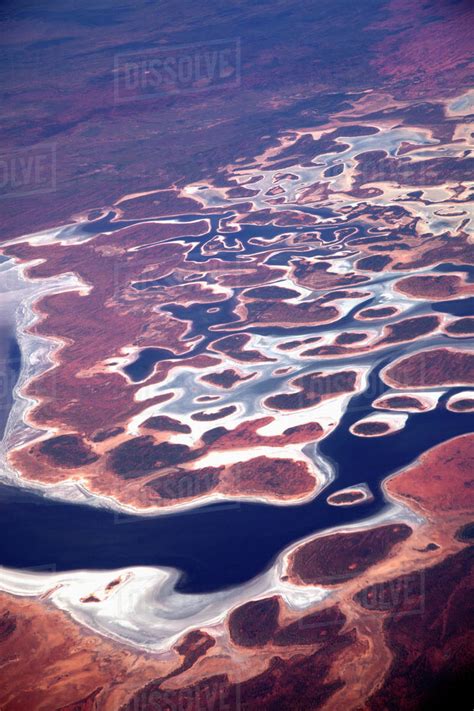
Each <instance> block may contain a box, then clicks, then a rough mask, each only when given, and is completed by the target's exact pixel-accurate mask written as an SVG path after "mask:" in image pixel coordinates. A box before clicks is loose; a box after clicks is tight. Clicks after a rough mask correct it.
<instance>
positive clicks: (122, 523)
mask: <svg viewBox="0 0 474 711" xmlns="http://www.w3.org/2000/svg"><path fill="white" fill-rule="evenodd" d="M382 366H383V364H381V365H380V366H379V368H380V367H382ZM379 368H378V369H377V370H374V372H373V373H372V375H371V377H370V378H369V382H368V386H367V389H366V391H365V392H364V393H362V394H359V395H357V396H355V397H353V398H352V400H351V402H350V405H349V408H348V410H347V412H346V414H345V415H344V417H343V418H342V421H341V423H340V425H339V426H338V428H337V429H336V430H335V431H334V432H333V433H332V434H331V435H329V436H328V437H327V438H326V439H325V440H323V441H322V442H321V443H320V451H321V453H322V454H323V455H324V456H325V457H326V458H327V459H330V460H331V461H332V462H333V464H334V466H335V469H336V472H337V479H336V480H335V481H334V482H333V483H332V484H331V485H330V486H329V487H328V488H327V489H326V490H325V492H324V494H323V495H322V496H320V497H319V498H317V499H316V500H314V501H311V502H310V503H307V504H303V505H299V506H295V505H293V506H271V505H267V504H253V503H238V502H237V503H235V504H232V503H230V504H216V505H211V506H204V507H201V508H198V509H194V510H191V511H188V512H186V513H179V514H173V515H166V516H159V517H147V518H143V517H132V516H123V515H121V514H114V513H110V512H107V511H105V510H101V509H94V508H91V507H87V506H81V505H77V504H68V503H58V502H53V501H51V500H47V499H44V498H42V497H41V496H38V495H34V494H31V493H27V492H24V491H20V490H18V489H13V488H11V487H1V488H0V564H1V565H4V566H8V567H11V568H35V567H38V566H40V567H41V566H54V567H55V569H56V570H57V571H62V570H73V569H82V568H88V569H113V568H118V567H124V566H133V565H152V566H172V567H176V568H178V569H180V570H181V571H182V575H181V578H180V580H179V582H178V585H177V588H178V589H179V590H180V591H182V592H185V593H197V592H209V591H215V590H221V589H224V588H227V587H231V586H234V585H237V584H239V583H242V582H244V581H247V580H249V579H251V578H252V577H254V576H255V575H257V574H258V573H260V572H262V571H263V570H265V569H266V568H268V567H269V566H270V564H271V563H272V561H273V560H274V559H275V557H276V556H277V555H278V553H279V552H280V551H281V550H282V549H283V548H285V547H286V546H287V545H288V544H290V543H291V542H293V541H296V540H298V539H300V538H302V537H304V536H307V535H309V534H311V533H315V532H317V531H320V530H323V529H325V528H328V527H331V526H335V525H338V524H342V523H350V522H354V521H358V520H360V519H362V518H364V517H366V516H368V515H373V514H375V513H377V512H378V511H380V510H381V509H382V508H383V507H384V505H385V503H384V500H383V497H382V495H381V491H380V483H381V481H382V480H383V479H384V478H385V477H386V476H387V475H388V474H390V473H391V472H394V471H395V470H397V469H398V468H400V467H402V466H405V465H406V464H408V463H410V462H412V461H413V460H414V459H416V458H417V457H418V456H419V455H420V454H422V453H423V452H424V451H426V450H427V449H429V448H430V447H432V446H434V445H436V444H438V443H439V442H442V441H444V440H447V439H449V438H451V437H454V436H456V435H459V434H462V433H465V432H468V431H470V430H471V429H472V426H473V416H472V415H469V414H466V413H463V414H460V413H452V412H449V411H447V410H446V409H445V408H444V404H445V401H446V399H447V397H449V395H451V394H453V393H454V392H456V391H457V390H456V389H453V390H451V391H450V393H449V394H447V395H446V396H445V397H443V398H442V399H441V401H440V403H439V406H438V407H437V408H436V409H435V410H433V411H430V412H425V413H417V414H413V415H411V416H410V418H409V420H408V422H407V424H406V427H405V428H404V429H403V430H402V431H400V432H397V433H396V434H393V435H391V436H387V437H381V438H357V437H354V436H353V435H352V434H350V432H349V431H348V429H349V427H350V426H351V424H352V423H353V422H355V421H356V420H358V419H359V418H361V417H363V416H364V415H366V414H368V413H369V412H371V411H372V408H371V403H372V401H373V398H374V394H378V395H380V394H381V393H382V392H384V390H385V387H384V385H383V384H382V383H381V382H380V380H379V378H378V370H379ZM363 481H365V482H367V483H368V485H369V486H370V488H371V489H372V492H373V494H374V500H373V501H372V502H368V503H365V504H362V505H360V506H355V507H352V508H350V507H348V508H336V507H332V506H329V505H328V504H326V502H325V498H326V496H327V495H328V494H330V493H331V492H333V491H337V490H338V489H340V488H341V487H345V486H349V485H351V484H356V483H360V482H363Z"/></svg>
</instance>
